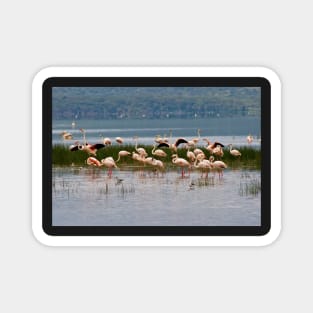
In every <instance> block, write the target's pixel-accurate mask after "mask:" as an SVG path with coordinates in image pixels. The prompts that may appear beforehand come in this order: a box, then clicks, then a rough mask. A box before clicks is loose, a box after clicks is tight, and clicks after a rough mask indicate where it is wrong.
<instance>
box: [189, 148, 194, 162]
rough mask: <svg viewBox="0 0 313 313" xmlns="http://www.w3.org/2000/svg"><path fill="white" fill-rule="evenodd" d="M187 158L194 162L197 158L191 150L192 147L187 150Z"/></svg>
mask: <svg viewBox="0 0 313 313" xmlns="http://www.w3.org/2000/svg"><path fill="white" fill-rule="evenodd" d="M187 158H188V159H189V161H190V162H194V161H195V160H196V156H195V154H194V153H193V152H192V151H190V148H188V151H187Z"/></svg>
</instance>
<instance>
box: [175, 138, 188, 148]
mask: <svg viewBox="0 0 313 313" xmlns="http://www.w3.org/2000/svg"><path fill="white" fill-rule="evenodd" d="M181 143H188V141H187V140H186V139H184V138H178V139H177V140H176V142H175V147H178V146H179V145H180V144H181Z"/></svg>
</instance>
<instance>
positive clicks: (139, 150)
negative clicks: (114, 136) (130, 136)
mask: <svg viewBox="0 0 313 313" xmlns="http://www.w3.org/2000/svg"><path fill="white" fill-rule="evenodd" d="M134 140H135V142H136V145H135V150H136V151H137V152H138V153H139V155H140V156H141V157H146V156H148V153H147V152H146V150H145V149H144V148H138V146H137V144H138V136H136V137H134Z"/></svg>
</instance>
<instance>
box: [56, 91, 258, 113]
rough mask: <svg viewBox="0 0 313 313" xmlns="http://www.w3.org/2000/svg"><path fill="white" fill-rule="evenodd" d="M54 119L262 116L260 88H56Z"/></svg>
mask: <svg viewBox="0 0 313 313" xmlns="http://www.w3.org/2000/svg"><path fill="white" fill-rule="evenodd" d="M52 99H53V105H52V113H53V119H142V118H144V119H166V118H186V119H187V118H207V117H231V116H260V114H261V113H260V112H261V95H260V88H259V87H242V88H241V87H54V88H53V95H52Z"/></svg>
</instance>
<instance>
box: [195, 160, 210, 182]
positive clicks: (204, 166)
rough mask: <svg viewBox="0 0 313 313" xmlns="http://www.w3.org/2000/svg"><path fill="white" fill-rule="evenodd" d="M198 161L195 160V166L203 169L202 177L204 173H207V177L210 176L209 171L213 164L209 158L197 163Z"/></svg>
mask: <svg viewBox="0 0 313 313" xmlns="http://www.w3.org/2000/svg"><path fill="white" fill-rule="evenodd" d="M197 161H198V160H196V162H195V164H194V167H195V168H199V169H201V178H202V177H203V174H204V173H206V174H205V177H208V175H209V171H210V169H211V168H212V165H211V162H210V161H209V160H201V161H200V162H199V163H198V164H197Z"/></svg>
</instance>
